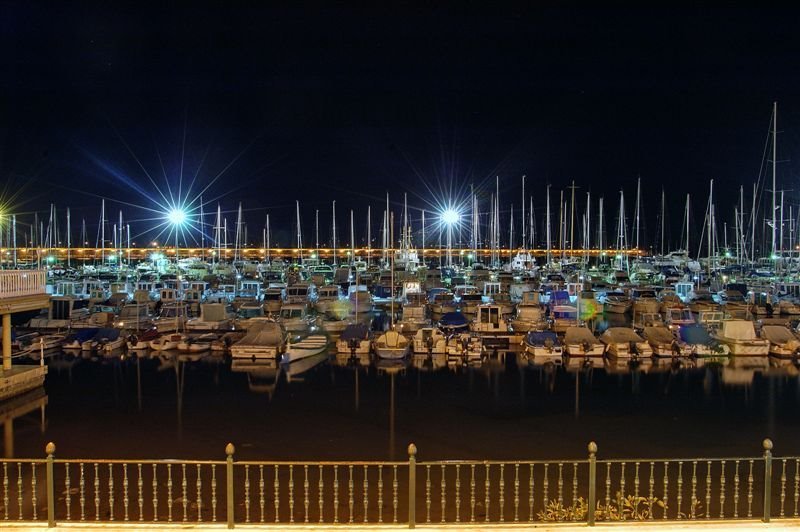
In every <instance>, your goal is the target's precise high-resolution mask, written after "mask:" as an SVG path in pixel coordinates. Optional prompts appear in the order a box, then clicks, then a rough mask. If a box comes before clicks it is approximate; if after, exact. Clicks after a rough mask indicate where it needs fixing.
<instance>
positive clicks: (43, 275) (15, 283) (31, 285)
mask: <svg viewBox="0 0 800 532" xmlns="http://www.w3.org/2000/svg"><path fill="white" fill-rule="evenodd" d="M46 285H47V272H46V271H44V270H4V271H0V299H2V298H8V297H23V296H35V295H39V294H44V293H45V292H46Z"/></svg>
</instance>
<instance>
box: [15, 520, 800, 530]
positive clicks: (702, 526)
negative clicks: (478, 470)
mask: <svg viewBox="0 0 800 532" xmlns="http://www.w3.org/2000/svg"><path fill="white" fill-rule="evenodd" d="M0 528H2V529H3V530H9V531H10V532H28V531H30V532H47V531H48V530H49V531H50V532H53V529H48V528H47V524H46V523H43V524H41V525H31V524H30V523H14V522H13V521H12V522H4V523H2V527H0ZM417 528H418V529H419V530H422V531H425V532H436V531H445V532H452V531H454V530H467V531H476V532H477V531H494V530H497V531H505V530H536V531H537V532H538V531H546V530H553V531H556V532H573V531H581V532H586V531H587V530H601V531H603V532H611V531H612V530H613V531H616V530H621V531H623V532H631V531H633V530H635V531H636V532H645V531H646V532H667V531H672V530H689V531H691V530H697V531H700V530H702V531H728V530H732V531H734V532H748V531H751V530H752V531H764V530H769V531H770V532H772V531H778V530H786V531H789V530H791V531H797V530H800V519H781V520H777V519H776V520H773V521H772V522H770V523H762V522H761V521H710V522H709V521H695V522H683V523H678V522H671V523H652V524H651V523H641V522H625V523H598V524H597V526H595V527H593V528H590V527H588V526H586V525H574V524H567V523H563V524H552V525H551V524H546V523H535V524H527V523H526V524H504V525H483V524H463V523H459V524H452V525H448V526H438V525H418V527H417ZM59 529H60V530H64V531H68V532H78V531H90V532H91V531H97V530H103V531H113V530H120V531H122V532H133V531H143V532H174V531H175V530H196V531H198V532H200V531H204V530H208V531H215V532H223V531H225V530H227V527H226V526H225V524H224V523H222V524H192V523H173V524H148V525H141V524H139V523H127V524H124V523H119V524H108V523H103V524H100V523H98V524H94V523H63V524H59V525H58V527H57V529H56V530H59ZM236 529H242V530H303V531H311V530H313V531H324V532H333V531H336V532H341V531H342V530H351V529H352V530H358V531H359V532H385V531H386V530H397V531H399V530H408V527H407V526H403V525H382V526H371V525H347V524H340V525H329V526H324V525H323V526H319V525H314V526H308V525H302V524H296V525H286V524H278V525H252V524H250V525H237V526H236Z"/></svg>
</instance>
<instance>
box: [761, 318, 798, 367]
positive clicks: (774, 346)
mask: <svg viewBox="0 0 800 532" xmlns="http://www.w3.org/2000/svg"><path fill="white" fill-rule="evenodd" d="M761 338H763V339H765V340H767V341H768V342H769V354H770V355H772V356H776V357H778V358H795V359H796V358H799V357H800V338H798V336H797V334H796V333H794V332H792V331H791V330H790V329H789V328H788V327H784V326H782V325H764V326H763V327H761Z"/></svg>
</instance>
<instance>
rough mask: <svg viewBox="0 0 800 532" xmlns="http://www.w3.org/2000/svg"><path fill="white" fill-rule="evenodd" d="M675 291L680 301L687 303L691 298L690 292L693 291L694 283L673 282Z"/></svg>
mask: <svg viewBox="0 0 800 532" xmlns="http://www.w3.org/2000/svg"><path fill="white" fill-rule="evenodd" d="M673 286H674V287H675V293H676V294H677V295H678V297H679V298H681V301H683V302H684V303H687V302H688V301H689V300H690V299H691V294H692V292H693V291H694V283H675V284H674V285H673Z"/></svg>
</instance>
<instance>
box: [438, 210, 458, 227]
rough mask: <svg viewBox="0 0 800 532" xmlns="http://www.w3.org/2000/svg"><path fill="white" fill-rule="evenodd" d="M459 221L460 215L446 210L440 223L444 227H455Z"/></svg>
mask: <svg viewBox="0 0 800 532" xmlns="http://www.w3.org/2000/svg"><path fill="white" fill-rule="evenodd" d="M460 219H461V215H460V214H458V212H456V211H455V210H453V209H447V210H446V211H444V212H443V213H442V222H444V223H445V224H446V225H455V224H457V223H458V221H459V220H460Z"/></svg>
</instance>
